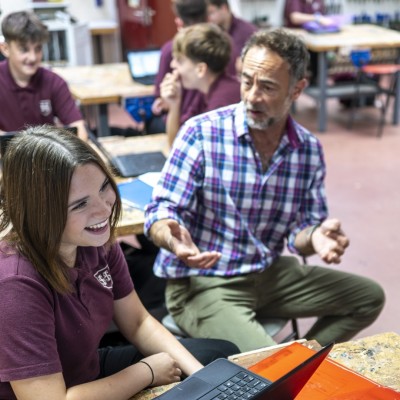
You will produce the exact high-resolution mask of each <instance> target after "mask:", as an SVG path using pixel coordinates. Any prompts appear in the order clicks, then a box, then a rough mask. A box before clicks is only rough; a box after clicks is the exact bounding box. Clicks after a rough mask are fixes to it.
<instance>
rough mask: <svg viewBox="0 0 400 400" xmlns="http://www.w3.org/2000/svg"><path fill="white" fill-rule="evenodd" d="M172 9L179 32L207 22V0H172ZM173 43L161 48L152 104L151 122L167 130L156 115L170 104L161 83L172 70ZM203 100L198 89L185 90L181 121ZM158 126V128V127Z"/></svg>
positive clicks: (187, 117) (189, 115)
mask: <svg viewBox="0 0 400 400" xmlns="http://www.w3.org/2000/svg"><path fill="white" fill-rule="evenodd" d="M171 5H172V9H173V11H174V14H175V16H176V18H175V25H176V27H177V30H178V32H179V30H180V29H182V28H184V27H187V26H191V25H194V24H198V23H202V22H207V7H206V0H171ZM172 43H173V40H169V41H167V42H166V43H165V44H164V45H163V47H162V48H161V58H160V65H159V68H158V73H157V76H156V79H155V83H154V84H155V93H154V95H155V100H154V103H153V105H152V112H153V114H154V116H155V118H153V121H152V122H151V126H153V130H156V131H158V132H165V130H166V126H165V119H164V118H162V117H160V118H156V116H161V115H162V114H164V113H166V112H168V105H167V104H166V103H165V102H164V100H163V99H162V97H161V89H160V85H161V82H162V81H163V79H164V77H165V75H166V74H167V73H170V72H171V71H172V69H171V61H172ZM202 101H203V95H202V94H201V93H200V92H199V91H197V90H184V91H183V93H182V112H181V123H183V122H184V121H186V120H187V119H189V118H190V117H192V116H193V115H195V114H194V112H193V109H194V110H195V109H196V108H197V107H198V104H200V103H201V102H202ZM156 126H157V128H156Z"/></svg>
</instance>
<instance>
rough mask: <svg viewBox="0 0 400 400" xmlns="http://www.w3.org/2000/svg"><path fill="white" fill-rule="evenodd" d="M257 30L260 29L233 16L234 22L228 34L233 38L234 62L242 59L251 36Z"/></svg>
mask: <svg viewBox="0 0 400 400" xmlns="http://www.w3.org/2000/svg"><path fill="white" fill-rule="evenodd" d="M257 30H258V28H257V27H256V26H255V25H253V24H252V23H250V22H248V21H245V20H244V19H241V18H237V17H235V16H234V15H232V22H231V26H230V28H229V32H228V33H229V36H230V37H231V38H232V44H233V48H232V52H233V58H234V60H236V59H237V58H238V57H240V55H241V53H242V49H243V46H244V45H245V43H246V42H247V40H248V39H249V38H250V36H251V35H252V34H253V33H254V32H256V31H257Z"/></svg>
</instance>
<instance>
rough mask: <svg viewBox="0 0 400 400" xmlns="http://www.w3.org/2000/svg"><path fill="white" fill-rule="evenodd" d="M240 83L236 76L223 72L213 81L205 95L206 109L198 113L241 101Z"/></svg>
mask: <svg viewBox="0 0 400 400" xmlns="http://www.w3.org/2000/svg"><path fill="white" fill-rule="evenodd" d="M239 101H240V83H239V81H238V80H237V78H236V77H234V76H232V75H228V74H222V75H220V76H219V77H218V79H216V80H215V82H213V84H212V85H211V87H210V90H209V91H208V93H207V95H206V96H205V105H204V109H203V110H201V111H200V112H199V113H198V114H200V113H202V112H206V111H211V110H215V109H217V108H220V107H225V106H228V105H229V104H235V103H239Z"/></svg>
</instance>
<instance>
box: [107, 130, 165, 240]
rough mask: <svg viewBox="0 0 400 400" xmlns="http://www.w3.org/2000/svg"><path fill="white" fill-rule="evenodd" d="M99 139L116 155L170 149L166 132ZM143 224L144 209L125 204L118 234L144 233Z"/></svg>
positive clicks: (163, 151)
mask: <svg viewBox="0 0 400 400" xmlns="http://www.w3.org/2000/svg"><path fill="white" fill-rule="evenodd" d="M99 140H100V141H101V143H102V144H103V145H104V147H105V148H106V150H108V151H109V152H110V153H111V154H115V155H123V154H128V153H149V152H153V151H161V152H162V153H163V154H164V155H165V156H168V151H169V148H168V141H167V135H166V134H164V133H159V134H155V135H145V136H135V137H129V138H125V137H122V136H108V137H101V138H99ZM117 180H120V181H121V180H122V178H121V179H120V178H117ZM125 180H126V179H125ZM143 225H144V213H143V211H141V210H138V209H136V208H132V207H129V206H126V205H123V212H122V219H121V221H120V222H119V224H118V227H117V232H116V233H117V235H118V236H126V235H132V234H136V235H138V234H142V233H143Z"/></svg>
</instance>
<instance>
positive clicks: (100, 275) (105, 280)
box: [94, 265, 113, 289]
mask: <svg viewBox="0 0 400 400" xmlns="http://www.w3.org/2000/svg"><path fill="white" fill-rule="evenodd" d="M94 277H95V278H96V279H97V280H98V281H99V282H100V283H101V284H102V285H103V286H104V287H105V288H106V289H112V287H113V280H112V277H111V274H110V268H108V265H106V266H105V267H104V268H102V269H100V270H99V271H97V272H96V273H95V274H94Z"/></svg>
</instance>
